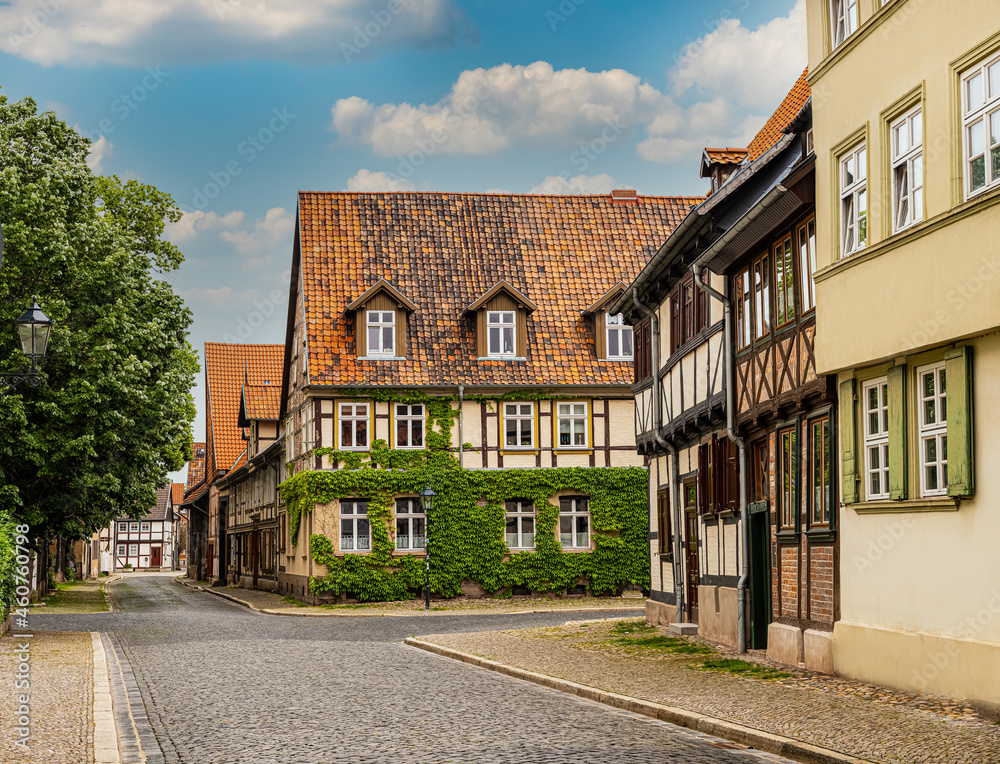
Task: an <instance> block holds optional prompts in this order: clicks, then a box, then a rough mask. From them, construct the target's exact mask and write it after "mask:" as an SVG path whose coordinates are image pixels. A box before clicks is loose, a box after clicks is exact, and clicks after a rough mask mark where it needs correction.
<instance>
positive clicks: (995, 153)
mask: <svg viewBox="0 0 1000 764" xmlns="http://www.w3.org/2000/svg"><path fill="white" fill-rule="evenodd" d="M990 159H991V162H992V169H991V172H992V175H991V176H990V179H991V181H993V180H996V179H997V178H1000V148H995V149H993V150H992V151H991V152H990Z"/></svg>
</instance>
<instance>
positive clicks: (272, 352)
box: [205, 342, 285, 483]
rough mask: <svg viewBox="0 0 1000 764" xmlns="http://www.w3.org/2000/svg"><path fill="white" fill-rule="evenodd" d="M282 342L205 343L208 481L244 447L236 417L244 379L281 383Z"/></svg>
mask: <svg viewBox="0 0 1000 764" xmlns="http://www.w3.org/2000/svg"><path fill="white" fill-rule="evenodd" d="M284 354H285V346H284V345H242V344H226V343H222V342H206V343H205V381H206V386H205V399H206V408H205V412H206V413H205V430H206V436H207V437H206V444H207V445H206V451H207V453H206V472H205V474H206V475H207V476H208V482H209V483H211V482H213V481H214V479H215V475H216V472H217V471H218V470H229V469H232V468H233V466H234V463H235V462H236V461H237V459H238V458H239V457H240V455H241V454H242V453H243V452H245V451H246V447H247V444H246V441H245V440H243V437H242V434H241V431H240V427H239V426H238V425H237V417H238V415H239V409H240V391H241V390H242V388H243V385H244V384H245V383H248V384H254V385H262V384H263V383H264V382H265V381H267V382H268V383H269V384H272V385H276V386H277V385H279V384H280V383H281V365H282V361H283V359H284Z"/></svg>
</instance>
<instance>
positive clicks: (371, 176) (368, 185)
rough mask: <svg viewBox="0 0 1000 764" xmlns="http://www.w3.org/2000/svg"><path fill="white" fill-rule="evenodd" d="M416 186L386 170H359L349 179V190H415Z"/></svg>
mask: <svg viewBox="0 0 1000 764" xmlns="http://www.w3.org/2000/svg"><path fill="white" fill-rule="evenodd" d="M414 189H416V186H414V185H413V182H412V181H409V180H407V179H406V178H392V177H389V175H387V174H386V173H384V172H371V171H370V170H365V169H361V170H358V171H357V172H356V173H355V174H354V176H353V177H351V178H348V179H347V190H348V191H357V192H361V193H364V192H374V191H413V190H414Z"/></svg>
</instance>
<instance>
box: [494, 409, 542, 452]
mask: <svg viewBox="0 0 1000 764" xmlns="http://www.w3.org/2000/svg"><path fill="white" fill-rule="evenodd" d="M508 421H517V422H524V421H528V422H529V423H530V425H531V428H530V430H529V432H530V434H531V438H530V442H528V443H524V442H522V441H521V434H522V433H523V430H522V428H521V427H518V428H517V432H518V437H517V441H518V442H517V443H516V444H514V445H511V444H510V443H508V442H507V422H508ZM501 436H502V438H503V444H504V445H503V447H502V448H503V450H508V449H518V448H524V449H532V448H534V447H535V442H536V440H537V435H536V433H535V404H534V403H531V402H528V401H510V402H507V401H504V404H503V432H502V433H501Z"/></svg>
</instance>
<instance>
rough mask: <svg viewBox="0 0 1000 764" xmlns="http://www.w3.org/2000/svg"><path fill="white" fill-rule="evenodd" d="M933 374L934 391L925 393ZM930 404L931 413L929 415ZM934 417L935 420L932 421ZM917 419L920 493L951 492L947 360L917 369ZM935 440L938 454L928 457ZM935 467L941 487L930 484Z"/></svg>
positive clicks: (935, 494)
mask: <svg viewBox="0 0 1000 764" xmlns="http://www.w3.org/2000/svg"><path fill="white" fill-rule="evenodd" d="M928 375H933V380H934V387H933V390H932V394H931V395H929V396H928V395H925V394H924V393H925V391H924V380H925V377H927V376H928ZM928 404H930V409H931V417H928ZM930 419H933V421H930ZM917 423H918V441H919V445H918V449H919V451H918V453H919V457H918V460H919V463H920V495H921V496H947V495H948V396H947V380H946V379H945V364H944V361H940V362H939V363H932V364H929V365H927V366H921V367H920V368H918V369H917ZM932 441H933V443H934V452H935V456H934V458H933V459H930V458H928V454H927V447H928V445H929V444H930V443H931V442H932ZM931 471H933V473H934V475H935V477H936V482H937V488H931V487H930V486H929V483H930V480H929V479H928V478H929V477H930V474H929V473H930V472H931Z"/></svg>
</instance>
